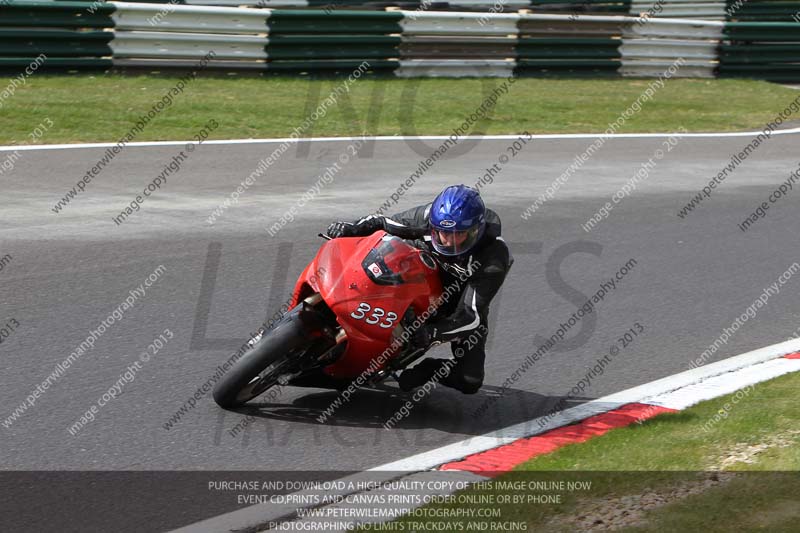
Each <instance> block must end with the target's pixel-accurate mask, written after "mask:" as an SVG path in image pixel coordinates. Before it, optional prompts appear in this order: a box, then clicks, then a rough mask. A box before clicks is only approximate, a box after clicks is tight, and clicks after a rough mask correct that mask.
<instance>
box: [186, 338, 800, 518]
mask: <svg viewBox="0 0 800 533" xmlns="http://www.w3.org/2000/svg"><path fill="white" fill-rule="evenodd" d="M797 351H800V339H792V340H789V341H786V342H782V343H780V344H774V345H772V346H767V347H766V348H761V349H758V350H753V351H751V352H747V353H744V354H741V355H737V356H735V357H730V358H728V359H724V360H722V361H718V362H716V363H712V364H709V365H705V366H701V367H698V368H693V369H690V370H686V371H685V372H681V373H679V374H675V375H672V376H668V377H665V378H662V379H659V380H656V381H653V382H650V383H646V384H644V385H639V386H638V387H633V388H630V389H627V390H624V391H621V392H617V393H614V394H611V395H609V396H605V397H603V398H598V399H597V400H592V401H590V402H587V403H584V404H581V405H578V406H576V407H572V408H570V409H567V410H565V411H561V412H560V413H558V414H557V415H556V416H554V417H538V418H535V419H533V420H529V421H527V422H522V423H520V424H515V425H513V426H510V427H507V428H503V429H499V430H497V431H493V432H491V433H487V434H485V435H481V436H479V437H473V438H469V439H466V440H463V441H460V442H456V443H453V444H450V445H447V446H444V447H442V448H438V449H435V450H431V451H428V452H423V453H420V454H417V455H413V456H411V457H408V458H406V459H401V460H399V461H395V462H392V463H387V464H384V465H381V466H377V467H375V468H371V469H369V470H367V471H365V472H361V473H358V474H353V475H351V476H348V477H345V478H342V480H346V481H350V480H353V481H359V480H360V481H366V480H369V481H375V480H376V479H380V480H384V481H389V480H392V479H395V478H398V477H402V476H403V472H406V473H408V474H412V475H413V473H416V472H421V471H425V470H430V469H433V468H436V467H438V466H439V465H442V464H444V463H449V462H453V461H458V460H459V459H463V458H464V457H467V456H469V455H472V454H475V453H479V452H483V451H486V450H490V449H492V448H496V447H498V446H501V445H503V444H508V443H510V442H513V441H515V440H517V439H520V438H524V437H530V436H533V435H538V434H540V433H544V432H546V431H549V430H551V429H555V428H558V427H562V426H565V425H568V424H573V423H575V422H578V421H580V420H583V419H585V418H588V417H590V416H592V415H596V414H601V413H605V412H608V411H611V410H613V409H616V408H618V407H621V406H623V405H625V404H628V403H649V404H653V405H664V406H666V407H670V408H673V409H676V408H684V407H688V406H689V405H694V404H695V403H698V402H700V401H703V400H707V399H711V398H716V397H719V396H724V395H725V394H730V393H731V392H733V391H735V390H737V389H739V388H742V387H745V386H747V385H752V384H755V383H759V382H761V381H765V380H767V379H772V378H774V377H777V376H780V375H783V374H787V373H789V372H796V371H798V370H800V360H783V361H780V360H779V358H781V357H782V356H784V355H787V354H790V353H793V352H797ZM676 406H677V407H676ZM539 420H542V421H543V422H546V423H545V424H543V425H542V426H539V424H538V421H539ZM456 472H457V471H446V472H442V473H441V474H442V475H447V474H454V473H456ZM367 476H369V477H367ZM476 478H479V476H476ZM333 492H336V493H338V492H339V491H333ZM341 492H342V495H343V496H344V495H348V494H353V493H356V492H361V491H357V490H355V491H341ZM317 493H318V491H316V492H315V491H299V492H297V493H295V494H298V495H301V496H306V495H310V494H317ZM298 507H304V506H298V505H288V504H282V505H278V504H269V503H265V504H258V505H253V506H250V507H246V508H244V509H239V510H237V511H233V512H230V513H226V514H223V515H219V516H215V517H212V518H209V519H207V520H203V521H201V522H197V523H195V524H191V525H189V526H186V527H184V528H181V529H178V530H176V531H179V532H186V533H190V532H191V533H198V532H215V533H216V532H222V531H235V530H241V529H247V528H254V527H256V526H260V525H263V524H268V523H270V522H277V521H280V520H282V519H286V518H287V517H289V516H291V515H292V514H293V512H294V511H295V510H296V509H297V508H298Z"/></svg>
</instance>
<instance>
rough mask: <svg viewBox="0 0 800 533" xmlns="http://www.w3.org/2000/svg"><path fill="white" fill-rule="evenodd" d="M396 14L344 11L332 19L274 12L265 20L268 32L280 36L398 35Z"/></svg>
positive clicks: (321, 14) (305, 13) (314, 12)
mask: <svg viewBox="0 0 800 533" xmlns="http://www.w3.org/2000/svg"><path fill="white" fill-rule="evenodd" d="M402 19H403V14H402V13H398V12H374V11H346V12H341V11H339V12H337V13H336V16H332V15H326V14H325V12H324V11H318V10H306V11H302V10H293V9H276V10H274V11H272V13H271V14H270V17H269V19H267V27H268V28H269V32H270V33H273V34H275V33H276V34H280V33H313V34H326V33H348V34H365V33H366V34H370V33H371V34H385V33H402V31H403V30H402V28H401V27H400V24H399V23H400V21H401V20H402Z"/></svg>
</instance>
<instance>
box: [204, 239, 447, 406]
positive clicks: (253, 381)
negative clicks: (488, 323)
mask: <svg viewBox="0 0 800 533" xmlns="http://www.w3.org/2000/svg"><path fill="white" fill-rule="evenodd" d="M321 236H322V237H325V238H327V237H326V236H324V235H321ZM441 296H442V284H441V280H440V278H439V272H438V265H437V264H436V261H435V260H434V259H433V257H432V256H431V255H430V254H429V253H428V252H426V251H424V250H419V249H417V248H414V247H413V246H411V244H409V243H408V242H406V241H404V240H403V239H400V238H398V237H393V236H391V235H389V234H387V233H385V232H383V231H380V232H376V233H373V234H372V235H370V236H369V237H346V238H339V239H334V240H328V241H327V242H325V243H324V244H323V245H322V246H321V247H320V249H319V251H318V252H317V255H316V257H315V258H314V260H313V261H311V263H309V265H308V266H307V267H306V269H305V270H304V271H303V273H302V274H301V275H300V278H299V279H298V280H297V284H296V285H295V290H294V293H293V298H292V302H291V305H290V311H289V312H288V313H286V314H285V315H284V316H283V317H282V318H281V320H280V321H279V322H278V323H277V324H276V325H275V327H274V328H272V329H271V330H269V331H267V332H265V333H263V334H261V335H260V336H257V337H255V338H254V339H252V340H251V341H250V344H251V347H250V348H249V349H248V350H247V351H246V352H245V353H244V355H242V357H241V358H240V359H239V360H238V361H237V362H236V363H234V366H233V367H232V368H231V369H230V370H229V371H228V372H227V373H226V374H225V375H224V376H223V377H222V378H221V379H220V381H218V382H217V384H216V386H215V387H214V401H216V402H217V404H218V405H219V406H220V407H223V408H231V407H237V406H240V405H242V404H244V403H246V402H248V401H250V400H252V399H253V398H255V397H257V396H258V395H260V394H262V393H264V392H265V391H266V390H267V389H269V388H270V387H273V386H274V385H276V384H281V385H294V386H300V387H318V388H333V389H343V388H346V387H348V386H349V385H350V384H351V383H354V382H355V383H356V384H357V385H359V386H363V385H375V384H377V383H379V382H381V381H383V380H384V379H386V378H387V377H389V376H390V375H392V373H393V372H396V371H398V370H401V369H403V368H405V367H407V366H408V365H410V364H411V363H412V362H414V361H415V360H416V359H418V358H419V357H420V356H421V355H422V353H423V350H420V349H416V350H415V349H413V348H412V347H411V346H410V345H409V343H408V342H404V341H405V340H407V338H408V337H409V333H410V332H412V331H413V329H414V326H413V324H414V322H415V321H417V325H418V324H419V320H418V317H419V316H420V315H423V314H424V315H425V317H426V318H427V315H428V314H430V312H431V310H432V309H435V304H436V303H437V302H438V301H440V298H441ZM404 332H406V333H404Z"/></svg>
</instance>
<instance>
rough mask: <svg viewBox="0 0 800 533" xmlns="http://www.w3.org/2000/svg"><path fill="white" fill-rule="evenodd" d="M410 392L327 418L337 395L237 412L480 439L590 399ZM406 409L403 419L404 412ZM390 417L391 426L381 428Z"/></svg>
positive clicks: (347, 407)
mask: <svg viewBox="0 0 800 533" xmlns="http://www.w3.org/2000/svg"><path fill="white" fill-rule="evenodd" d="M317 390H319V389H310V391H317ZM418 390H419V389H418ZM413 394H414V393H413V392H408V393H406V392H403V391H401V390H400V389H399V388H397V387H396V386H394V384H392V385H385V384H384V385H380V386H379V387H376V388H374V389H358V390H357V391H356V392H355V393H354V394H353V395H352V396H351V397H350V400H349V401H348V402H346V403H344V404H342V405H341V406H340V407H339V408H338V409H336V410H335V412H333V413H332V414H330V415H329V416H325V412H326V410H328V409H329V408H330V407H331V404H332V403H333V402H334V401H335V400H336V399H337V398H338V397H339V395H340V393H339V392H338V391H324V392H309V394H305V395H303V396H300V397H299V398H296V399H295V400H293V401H292V402H291V403H261V404H258V403H253V404H250V405H248V406H245V407H242V408H239V409H236V410H235V412H237V413H240V414H242V415H248V416H252V417H255V418H258V419H263V420H274V421H282V422H294V423H301V424H312V425H328V426H336V427H353V428H366V429H371V428H376V429H377V428H380V429H385V430H386V431H394V430H419V429H435V430H437V431H443V432H445V433H454V434H464V435H482V434H484V433H489V432H492V431H496V430H498V429H502V428H505V427H508V426H511V425H514V424H519V423H522V422H527V421H530V420H532V419H535V418H537V417H540V416H545V415H549V414H551V413H552V412H553V411H554V410H556V411H560V410H563V409H567V408H569V407H573V406H574V405H578V404H580V403H583V402H585V401H588V400H589V398H569V399H567V398H564V397H559V396H543V395H540V394H536V393H533V392H529V391H525V390H520V389H505V391H503V389H501V388H500V387H496V386H492V385H485V386H484V387H483V388H481V390H480V391H479V392H478V393H477V394H473V395H464V394H461V393H459V392H457V391H454V390H452V389H447V388H445V387H442V386H438V387H436V388H435V389H433V390H431V391H430V392H429V393H428V394H427V395H425V396H424V397H421V398H420V399H419V401H414V399H413ZM486 403H488V404H489V405H488V409H485V410H483V411H482V412H481V411H479V409H480V408H481V406H483V405H484V404H486ZM404 407H405V412H406V413H407V414H406V415H405V416H403V412H404V411H402V410H403V408H404ZM393 417H394V419H393ZM390 419H393V420H395V423H394V424H389V425H388V427H385V426H384V425H385V424H387V421H389V420H390ZM532 428H533V425H532Z"/></svg>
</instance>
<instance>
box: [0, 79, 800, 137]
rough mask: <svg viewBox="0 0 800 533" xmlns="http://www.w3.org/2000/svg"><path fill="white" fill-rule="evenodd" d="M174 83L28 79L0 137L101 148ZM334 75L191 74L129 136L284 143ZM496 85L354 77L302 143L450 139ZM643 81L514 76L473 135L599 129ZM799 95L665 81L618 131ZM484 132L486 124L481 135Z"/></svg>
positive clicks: (772, 111) (764, 114) (718, 116)
mask: <svg viewBox="0 0 800 533" xmlns="http://www.w3.org/2000/svg"><path fill="white" fill-rule="evenodd" d="M177 80H178V77H175V76H121V75H97V76H57V75H45V74H38V75H35V76H32V77H30V78H28V80H27V83H26V84H25V85H22V86H20V87H18V88H17V90H16V93H15V94H13V95H11V96H10V97H8V98H5V99H4V100H3V102H2V109H0V126H2V127H0V142H2V143H3V144H14V143H17V144H27V143H30V142H32V141H31V138H30V136H29V134H30V133H31V131H32V130H33V128H35V127H36V125H38V124H40V123H41V122H42V121H44V120H46V119H48V118H49V119H50V120H51V121H52V122H53V124H54V126H53V127H51V128H50V129H49V130H48V131H47V132H46V133H45V134H44V135H43V136H41V137H40V138H38V139H35V142H37V143H59V142H100V141H105V142H110V141H116V140H118V139H119V138H121V137H122V136H123V135H125V134H126V133H127V132H128V131H129V130H130V128H131V127H132V126H133V124H134V123H135V121H136V120H137V118H138V117H139V116H140V115H142V114H145V113H147V111H148V110H149V109H151V108H152V107H153V105H154V104H155V103H156V102H157V101H158V100H160V99H161V98H162V96H163V95H164V94H165V93H167V92H168V91H169V90H170V88H171V87H173V86H174V85H175V84H176V82H177ZM341 83H342V82H341V80H333V79H328V80H309V79H302V78H265V79H262V78H246V77H239V78H237V77H220V76H209V77H200V78H197V79H196V80H195V81H193V82H191V83H190V84H189V85H188V86H187V87H186V89H185V90H184V92H183V94H181V95H179V96H177V97H176V98H175V100H174V104H172V105H171V106H170V107H167V108H166V109H165V110H164V111H163V112H161V114H159V115H158V116H157V117H156V118H155V119H153V120H152V122H151V123H150V124H149V125H148V126H147V127H146V128H145V129H144V131H143V132H141V133H140V134H138V136H137V137H136V139H135V140H138V141H153V140H187V139H190V138H191V137H192V136H193V135H194V134H195V133H196V132H197V131H198V130H199V129H200V128H201V127H202V126H203V125H204V124H206V122H207V121H208V120H209V119H212V118H213V119H215V120H217V121H218V122H219V124H220V126H219V128H217V129H215V131H214V132H213V134H212V136H211V138H216V139H231V138H265V137H283V136H288V135H289V133H290V132H291V131H292V130H293V129H294V128H295V127H297V126H298V125H299V124H300V123H301V122H302V121H303V119H304V118H305V117H307V116H308V115H310V114H311V112H312V111H314V109H315V108H316V106H317V105H318V104H319V103H321V102H322V100H323V99H324V98H325V97H326V96H327V95H328V94H330V92H331V90H332V89H333V88H334V86H336V85H339V84H341ZM500 83H501V81H500V80H493V79H489V80H476V79H470V80H455V79H423V80H398V79H385V78H384V79H380V78H374V79H373V78H363V79H361V80H359V81H357V82H356V83H354V84H352V85H351V86H350V92H349V94H347V95H346V96H345V97H342V98H340V99H339V102H338V103H337V104H335V105H333V106H331V107H330V109H329V111H328V112H327V114H326V116H324V117H322V118H320V119H319V120H318V121H317V122H316V124H314V126H313V127H312V128H311V129H309V130H308V131H306V132H304V134H303V136H345V135H359V134H362V133H363V132H365V131H366V132H368V133H370V134H374V135H399V134H403V135H415V134H419V135H423V134H429V135H430V134H449V133H450V131H451V130H452V129H453V128H454V127H456V126H458V125H459V124H461V123H462V122H463V120H464V118H465V117H466V116H468V115H469V114H470V113H471V112H473V111H474V110H475V109H476V107H477V106H479V105H480V103H481V101H482V98H483V97H482V93H486V94H488V92H490V91H491V90H492V88H493V87H494V86H497V85H499V84H500ZM650 83H652V81H651V80H634V79H614V80H582V79H560V80H557V79H530V78H523V79H519V80H518V81H517V82H516V83H515V84H514V85H513V86H512V88H511V90H510V91H509V93H508V94H507V95H505V96H502V97H501V98H500V100H499V102H498V104H497V106H496V109H495V110H494V113H493V114H492V115H491V118H490V120H488V122H487V123H486V125H485V129H484V130H483V131H480V130H479V132H480V133H493V134H510V133H520V132H522V131H526V130H527V131H529V132H531V133H574V132H601V131H604V130H605V129H606V128H607V125H608V124H609V123H610V122H613V121H615V120H616V119H617V118H618V117H619V116H620V114H621V113H622V112H623V111H625V109H627V108H628V106H629V105H631V104H632V103H633V102H634V101H635V100H636V99H637V98H638V97H639V96H640V95H641V94H642V92H643V91H644V90H645V89H646V88H647V87H648V84H650ZM796 97H797V91H794V90H792V89H788V88H786V87H782V86H780V85H775V84H770V83H767V82H760V81H748V80H681V79H674V80H669V81H667V82H666V84H665V86H664V88H663V89H660V90H658V91H657V92H656V93H655V96H654V97H653V99H651V100H650V101H647V102H645V103H644V104H643V106H642V110H641V111H640V112H639V113H636V114H635V115H634V116H632V117H631V118H630V119H629V120H627V122H626V123H625V124H624V126H623V127H622V128H621V129H620V130H619V131H621V132H664V131H675V130H676V129H678V128H679V127H685V128H686V129H687V130H689V131H734V130H745V129H750V128H759V129H760V128H763V125H764V124H765V123H766V122H767V121H768V120H771V119H772V118H773V117H774V116H775V115H776V113H777V112H779V111H780V110H782V109H784V107H785V106H786V105H787V104H788V103H789V102H790V101H791V100H792V99H794V98H796ZM482 129H483V128H482Z"/></svg>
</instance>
